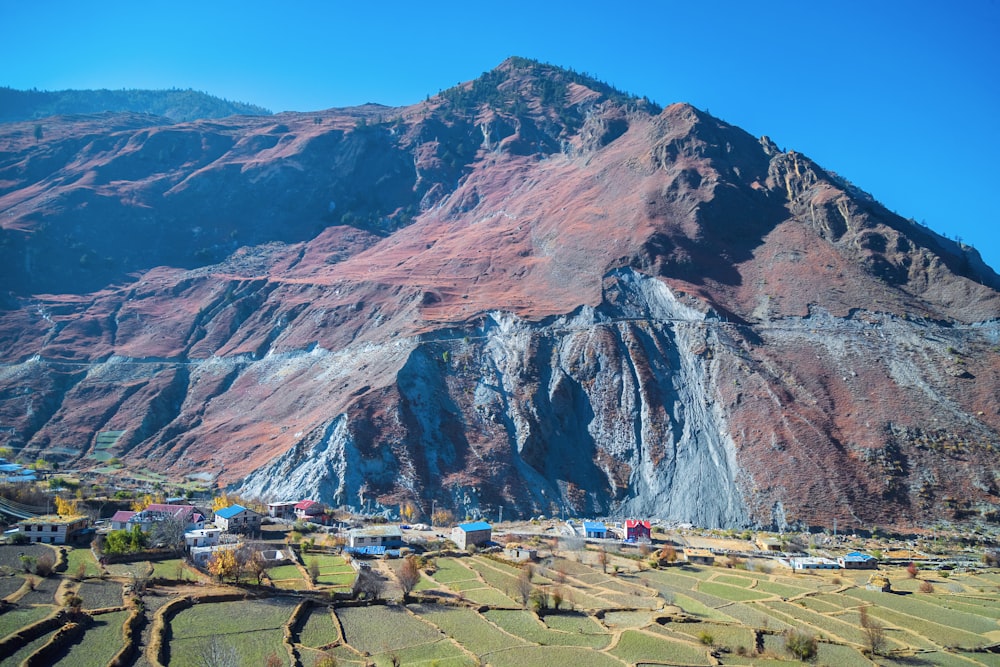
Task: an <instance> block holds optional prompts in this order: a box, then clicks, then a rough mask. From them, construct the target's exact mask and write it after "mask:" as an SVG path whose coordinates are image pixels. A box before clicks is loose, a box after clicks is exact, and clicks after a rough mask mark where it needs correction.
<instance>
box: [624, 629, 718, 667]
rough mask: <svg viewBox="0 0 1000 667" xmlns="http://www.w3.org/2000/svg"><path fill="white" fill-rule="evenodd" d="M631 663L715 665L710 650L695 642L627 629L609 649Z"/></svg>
mask: <svg viewBox="0 0 1000 667" xmlns="http://www.w3.org/2000/svg"><path fill="white" fill-rule="evenodd" d="M608 652H609V653H611V654H612V655H615V656H617V657H618V658H621V659H622V660H624V661H625V662H627V663H629V664H633V663H638V662H657V663H660V664H663V663H667V664H681V665H713V664H715V663H714V661H713V660H712V659H711V658H710V657H709V655H708V650H707V649H705V648H704V647H702V646H696V645H695V644H693V643H687V642H680V641H673V640H671V639H668V638H666V637H663V636H660V635H656V634H651V633H648V632H642V631H639V630H627V631H625V632H623V633H622V636H621V639H619V640H618V643H617V644H616V645H615V647H614V648H612V649H610V650H609V651H608Z"/></svg>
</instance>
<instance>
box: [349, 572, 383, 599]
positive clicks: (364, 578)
mask: <svg viewBox="0 0 1000 667" xmlns="http://www.w3.org/2000/svg"><path fill="white" fill-rule="evenodd" d="M383 591H385V579H383V578H382V576H381V575H380V574H379V573H378V572H375V571H374V570H373V569H371V568H370V567H362V568H361V569H360V570H358V576H357V578H356V579H355V580H354V589H353V590H352V593H353V595H354V597H355V598H358V597H362V596H364V598H365V599H366V600H379V599H381V598H382V593H383Z"/></svg>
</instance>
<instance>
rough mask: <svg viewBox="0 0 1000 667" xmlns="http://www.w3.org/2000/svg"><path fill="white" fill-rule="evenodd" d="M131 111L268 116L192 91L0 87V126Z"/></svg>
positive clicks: (191, 116)
mask: <svg viewBox="0 0 1000 667" xmlns="http://www.w3.org/2000/svg"><path fill="white" fill-rule="evenodd" d="M102 111H115V112H122V111H131V112H135V113H147V114H153V115H156V116H163V117H165V118H169V119H170V120H174V121H179V122H180V121H189V120H197V119H200V118H225V117H226V116H237V115H244V116H270V115H271V111H269V110H268V109H265V108H264V107H259V106H257V105H254V104H245V103H243V102H231V101H229V100H224V99H222V98H219V97H215V96H213V95H209V94H207V93H202V92H198V91H196V90H191V89H188V90H59V91H45V90H16V89H14V88H7V87H2V88H0V123H12V122H20V121H30V120H37V119H39V118H46V117H49V116H61V115H70V114H89V113H100V112H102Z"/></svg>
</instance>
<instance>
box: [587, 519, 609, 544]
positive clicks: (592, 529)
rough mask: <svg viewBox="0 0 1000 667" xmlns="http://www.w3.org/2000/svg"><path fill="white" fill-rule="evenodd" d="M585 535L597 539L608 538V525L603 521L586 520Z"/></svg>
mask: <svg viewBox="0 0 1000 667" xmlns="http://www.w3.org/2000/svg"><path fill="white" fill-rule="evenodd" d="M583 536H584V537H586V538H589V539H595V540H603V539H606V538H607V536H608V527H607V526H605V525H604V523H603V522H602V521H584V522H583Z"/></svg>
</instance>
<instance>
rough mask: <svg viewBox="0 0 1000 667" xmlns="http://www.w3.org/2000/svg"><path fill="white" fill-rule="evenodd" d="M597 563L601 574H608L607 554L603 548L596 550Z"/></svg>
mask: <svg viewBox="0 0 1000 667" xmlns="http://www.w3.org/2000/svg"><path fill="white" fill-rule="evenodd" d="M597 562H598V563H600V565H601V572H603V573H604V574H607V573H608V552H607V550H605V548H604V547H600V548H599V549H598V550H597Z"/></svg>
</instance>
